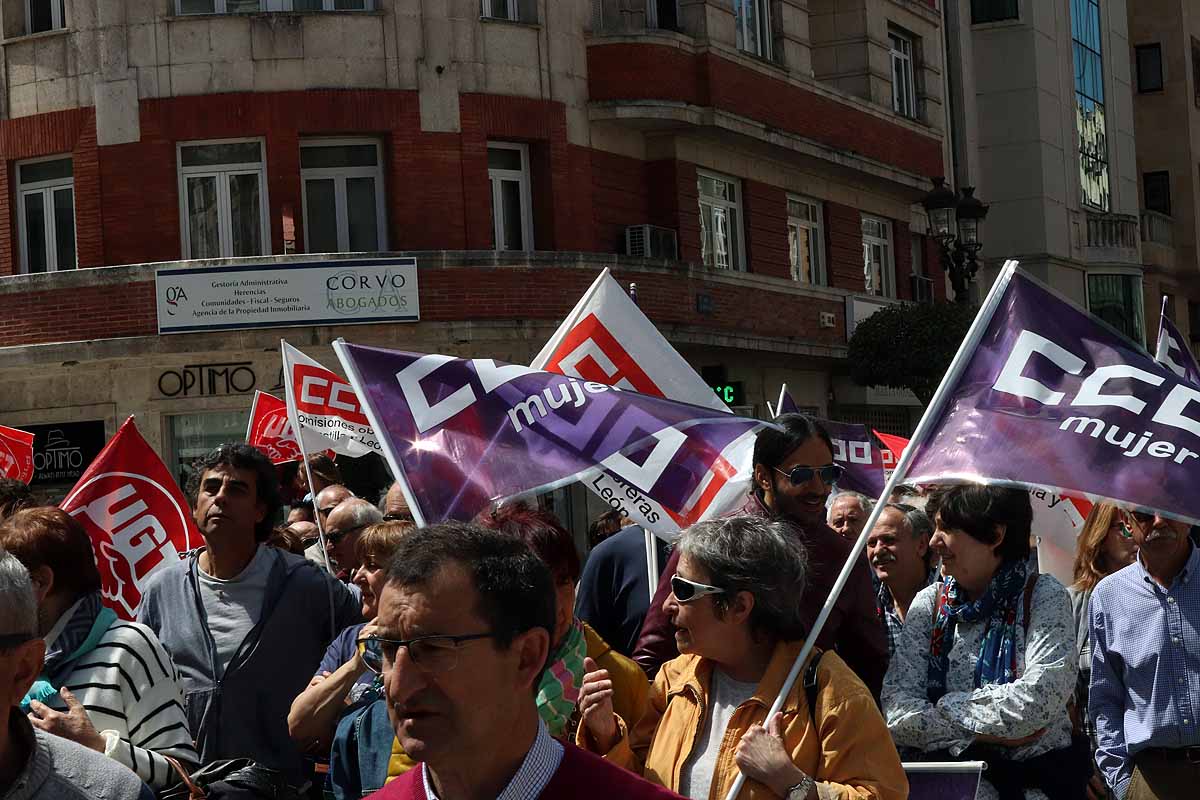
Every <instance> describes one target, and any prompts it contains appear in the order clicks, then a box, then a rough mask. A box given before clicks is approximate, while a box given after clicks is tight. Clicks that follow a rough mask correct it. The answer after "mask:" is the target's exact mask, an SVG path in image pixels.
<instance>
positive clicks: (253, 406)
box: [246, 389, 262, 444]
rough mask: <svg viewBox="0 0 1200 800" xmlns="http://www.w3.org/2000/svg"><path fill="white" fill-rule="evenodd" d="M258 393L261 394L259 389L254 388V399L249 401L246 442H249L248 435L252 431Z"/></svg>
mask: <svg viewBox="0 0 1200 800" xmlns="http://www.w3.org/2000/svg"><path fill="white" fill-rule="evenodd" d="M260 394H262V391H261V390H259V389H255V390H254V400H253V401H251V403H250V419H248V420H247V421H246V444H250V435H251V434H253V433H254V413H255V412H256V411H257V410H258V396H259V395H260Z"/></svg>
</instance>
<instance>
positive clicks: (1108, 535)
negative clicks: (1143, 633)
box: [1067, 503, 1137, 798]
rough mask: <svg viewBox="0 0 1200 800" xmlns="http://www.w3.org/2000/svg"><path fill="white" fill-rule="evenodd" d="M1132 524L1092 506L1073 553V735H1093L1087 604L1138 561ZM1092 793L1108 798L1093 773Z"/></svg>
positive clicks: (1110, 508)
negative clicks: (1076, 661)
mask: <svg viewBox="0 0 1200 800" xmlns="http://www.w3.org/2000/svg"><path fill="white" fill-rule="evenodd" d="M1133 524H1135V523H1133V521H1132V520H1131V519H1130V518H1129V514H1128V513H1127V512H1125V511H1122V510H1121V509H1118V508H1117V507H1116V506H1114V505H1111V504H1109V503H1097V504H1096V505H1094V506H1092V510H1091V512H1090V513H1088V516H1087V519H1086V520H1084V523H1083V531H1082V532H1080V534H1079V539H1078V546H1077V548H1076V552H1075V574H1074V577H1075V582H1074V583H1073V584H1071V586H1070V587H1069V588H1068V589H1067V593H1068V594H1069V595H1070V596H1071V612H1072V614H1074V616H1075V651H1076V652H1077V653H1078V654H1079V679H1078V681H1076V684H1075V701H1074V704H1073V708H1072V719H1071V722H1072V724H1073V725H1074V729H1075V735H1076V736H1088V737H1089V739H1090V737H1092V736H1094V735H1095V729H1094V728H1093V726H1092V723H1091V720H1090V719H1089V718H1088V714H1087V707H1088V704H1087V701H1088V683H1089V682H1090V680H1091V675H1092V636H1091V624H1090V623H1091V619H1090V615H1089V614H1088V603H1089V601H1090V600H1091V599H1092V590H1093V589H1095V588H1096V584H1097V583H1099V582H1100V579H1101V578H1104V577H1106V576H1108V575H1111V574H1112V573H1114V572H1116V571H1117V570H1119V569H1121V568H1122V567H1127V566H1129V565H1130V564H1132V563H1133V561H1134V559H1135V558H1137V545H1136V544H1134V542H1133ZM1091 784H1092V785H1091V791H1092V796H1093V797H1094V798H1102V797H1105V796H1107V794H1108V791H1107V789H1105V787H1104V781H1103V779H1102V778H1101V777H1100V775H1099V773H1098V772H1096V771H1093V773H1092V780H1091Z"/></svg>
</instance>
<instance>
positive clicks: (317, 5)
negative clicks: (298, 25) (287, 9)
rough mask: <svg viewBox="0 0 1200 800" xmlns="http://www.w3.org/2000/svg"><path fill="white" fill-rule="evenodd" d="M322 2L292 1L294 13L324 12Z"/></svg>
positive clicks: (314, 0)
mask: <svg viewBox="0 0 1200 800" xmlns="http://www.w3.org/2000/svg"><path fill="white" fill-rule="evenodd" d="M323 9H324V6H323V5H322V2H321V0H292V10H293V11H322V10H323Z"/></svg>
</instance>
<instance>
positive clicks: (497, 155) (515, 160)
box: [488, 147, 521, 172]
mask: <svg viewBox="0 0 1200 800" xmlns="http://www.w3.org/2000/svg"><path fill="white" fill-rule="evenodd" d="M488 169H507V170H512V171H513V172H520V171H521V151H520V150H512V149H509V148H507V147H489V148H488Z"/></svg>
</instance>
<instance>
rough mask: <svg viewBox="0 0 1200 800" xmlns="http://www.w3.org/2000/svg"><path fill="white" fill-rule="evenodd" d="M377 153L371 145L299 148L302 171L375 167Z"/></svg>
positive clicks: (377, 157)
mask: <svg viewBox="0 0 1200 800" xmlns="http://www.w3.org/2000/svg"><path fill="white" fill-rule="evenodd" d="M378 165H379V152H378V150H377V148H376V147H375V145H373V144H338V145H320V146H317V147H310V146H305V145H302V146H301V147H300V167H301V168H302V169H333V168H336V167H375V166H378Z"/></svg>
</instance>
